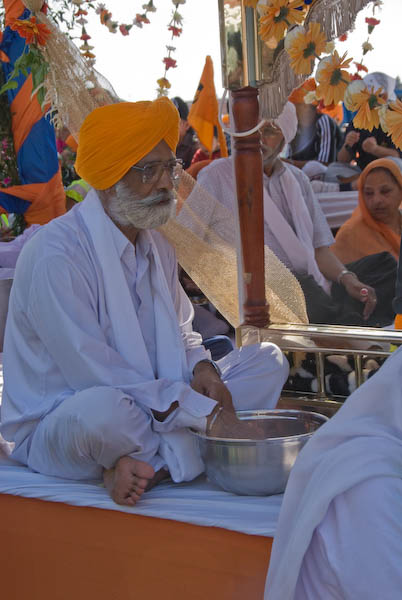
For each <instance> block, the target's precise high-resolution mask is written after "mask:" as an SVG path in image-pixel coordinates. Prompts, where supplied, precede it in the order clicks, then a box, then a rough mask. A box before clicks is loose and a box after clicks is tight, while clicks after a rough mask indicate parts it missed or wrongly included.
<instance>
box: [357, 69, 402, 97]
mask: <svg viewBox="0 0 402 600" xmlns="http://www.w3.org/2000/svg"><path fill="white" fill-rule="evenodd" d="M363 81H364V83H365V84H366V87H374V88H375V89H378V88H380V87H381V88H382V89H383V90H384V92H386V93H387V95H388V100H391V101H393V100H395V99H396V95H395V85H396V79H395V78H394V77H390V76H389V75H386V74H385V73H381V72H380V71H376V72H375V73H369V74H368V75H366V76H365V77H363Z"/></svg>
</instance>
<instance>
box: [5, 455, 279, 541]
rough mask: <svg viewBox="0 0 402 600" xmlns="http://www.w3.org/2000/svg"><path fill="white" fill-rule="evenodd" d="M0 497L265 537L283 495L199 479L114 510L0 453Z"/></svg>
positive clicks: (97, 494)
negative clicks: (231, 489) (239, 490)
mask: <svg viewBox="0 0 402 600" xmlns="http://www.w3.org/2000/svg"><path fill="white" fill-rule="evenodd" d="M0 494H11V495H14V496H23V497H25V498H39V499H41V500H48V501H50V502H64V503H66V504H72V505H74V506H93V507H96V508H103V509H105V510H117V511H121V512H126V513H133V514H136V515H143V516H148V517H159V518H161V519H172V520H174V521H182V522H185V523H192V524H194V525H201V526H212V527H221V528H223V529H230V530H232V531H239V532H242V533H247V534H250V535H262V536H268V537H269V536H273V535H274V533H275V529H276V524H277V520H278V516H279V509H280V506H281V502H282V495H277V496H270V497H257V496H236V495H234V494H229V493H227V492H224V491H222V490H220V489H219V488H217V487H215V486H214V485H212V484H211V483H209V482H208V481H207V480H206V478H205V477H203V476H201V477H199V478H198V479H196V480H195V481H193V482H190V483H182V484H175V483H172V482H164V483H161V484H159V485H158V486H156V487H155V488H154V489H153V490H151V491H150V492H146V493H145V494H144V496H143V497H142V499H141V501H140V502H139V504H138V505H137V506H135V507H133V508H131V507H125V506H118V505H117V504H115V503H114V502H113V501H112V500H111V499H110V497H109V495H108V493H107V491H106V490H105V488H104V487H102V486H101V485H99V484H96V483H91V482H73V481H70V480H67V479H59V478H55V477H47V476H46V475H40V474H38V473H33V472H32V471H30V470H29V469H27V468H25V467H21V466H16V465H15V464H13V463H12V462H11V461H9V460H8V459H7V458H6V456H5V454H4V453H0ZM0 506H1V498H0Z"/></svg>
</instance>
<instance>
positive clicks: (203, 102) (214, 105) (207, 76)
mask: <svg viewBox="0 0 402 600" xmlns="http://www.w3.org/2000/svg"><path fill="white" fill-rule="evenodd" d="M187 120H188V122H189V123H190V125H191V127H192V128H193V129H194V130H195V131H196V133H197V136H198V139H199V140H200V142H201V144H202V145H203V146H204V147H205V148H207V150H209V152H210V153H211V154H212V144H213V138H214V127H216V129H217V131H218V141H219V146H220V149H221V156H222V157H223V156H228V149H227V146H226V139H225V136H224V134H223V131H222V127H221V126H220V124H219V121H218V100H217V98H216V92H215V85H214V67H213V64H212V59H211V57H210V56H207V58H206V59H205V66H204V70H203V72H202V75H201V79H200V83H199V84H198V88H197V91H196V93H195V97H194V100H193V104H192V105H191V108H190V112H189V114H188V119H187Z"/></svg>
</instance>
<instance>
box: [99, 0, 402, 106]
mask: <svg viewBox="0 0 402 600" xmlns="http://www.w3.org/2000/svg"><path fill="white" fill-rule="evenodd" d="M144 3H145V0H130V2H128V1H127V0H113V2H112V1H111V0H106V1H105V0H104V4H106V7H107V8H108V9H109V10H111V12H112V14H113V19H115V20H117V21H119V22H126V23H127V22H130V21H132V19H133V18H134V16H135V14H136V13H137V12H141V6H142V4H144ZM154 5H155V7H156V8H157V11H156V12H155V13H150V14H149V18H150V21H151V23H150V24H149V25H144V27H143V28H142V29H139V28H137V27H133V28H132V29H131V31H130V35H128V36H122V35H121V34H120V32H118V33H116V34H111V33H109V31H108V30H107V28H106V27H105V26H103V25H101V24H100V22H99V16H98V15H95V14H90V15H89V16H88V17H87V18H88V20H89V22H88V25H87V31H88V33H89V34H90V35H91V36H92V39H91V40H90V42H89V43H90V44H91V45H93V46H94V47H95V49H94V52H95V53H96V64H95V68H96V69H97V70H98V71H99V72H100V73H102V75H104V76H105V77H107V79H108V80H109V81H110V83H111V84H112V85H113V87H114V89H115V90H116V93H117V94H118V95H119V96H120V97H121V98H124V99H126V100H133V101H136V100H152V99H154V98H155V97H156V88H157V87H158V86H157V83H156V80H157V79H159V78H160V77H162V76H163V73H164V65H163V63H162V59H163V57H164V56H166V46H167V45H173V46H175V47H176V51H175V52H174V53H173V54H172V57H173V58H175V59H176V60H177V68H175V69H170V70H169V71H168V79H169V81H170V82H171V85H172V87H171V89H170V90H169V96H170V97H173V96H181V97H182V98H183V99H184V100H186V101H191V100H192V98H193V97H194V94H195V91H196V89H197V86H198V82H199V79H200V76H201V72H202V69H203V66H204V63H205V57H206V56H207V55H208V54H209V55H210V56H211V58H212V61H213V64H214V73H215V88H216V92H217V95H218V97H220V96H221V95H222V91H223V89H222V77H221V67H220V60H221V54H220V40H219V21H218V0H187V1H186V3H185V4H184V5H181V6H180V10H179V12H180V13H181V14H182V16H183V33H182V35H181V36H180V37H179V38H174V41H172V39H171V34H170V32H168V29H167V27H168V23H169V21H170V18H171V12H172V8H173V4H172V2H171V0H154ZM367 16H373V15H372V8H371V6H368V7H366V8H365V9H363V10H362V11H361V12H360V13H359V14H358V17H357V19H356V25H355V30H354V31H353V32H352V33H350V34H349V36H348V40H347V41H346V42H342V43H338V44H337V47H338V49H339V50H340V51H342V53H343V52H345V51H348V56H353V58H354V60H356V61H360V60H361V59H362V50H361V44H362V43H363V42H364V41H365V40H366V39H367V24H366V23H365V21H364V20H365V18H366V17H367ZM375 17H376V18H377V19H380V20H381V24H380V25H379V26H377V27H376V28H375V30H374V32H373V33H372V35H371V36H370V43H371V44H372V45H373V46H374V50H373V51H371V52H369V53H367V54H366V56H365V57H364V64H365V65H366V66H367V67H368V69H369V70H370V71H384V72H386V73H387V74H388V75H391V76H393V77H396V76H397V75H400V76H401V78H402V61H401V59H400V53H399V52H398V48H399V38H400V36H401V23H402V0H384V4H383V7H382V8H381V9H380V10H377V11H376V14H375Z"/></svg>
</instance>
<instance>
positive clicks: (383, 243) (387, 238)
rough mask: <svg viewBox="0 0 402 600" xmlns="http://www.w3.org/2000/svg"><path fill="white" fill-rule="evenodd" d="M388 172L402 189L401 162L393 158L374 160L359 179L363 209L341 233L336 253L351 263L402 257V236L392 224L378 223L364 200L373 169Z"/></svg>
mask: <svg viewBox="0 0 402 600" xmlns="http://www.w3.org/2000/svg"><path fill="white" fill-rule="evenodd" d="M379 168H382V169H386V170H387V171H390V173H391V174H392V175H393V176H394V177H395V179H396V181H397V182H398V184H399V186H400V188H401V190H402V172H401V169H400V168H399V167H398V165H397V163H396V162H394V161H393V160H392V159H390V158H380V159H378V160H373V161H372V162H371V163H369V164H368V165H367V167H366V168H365V169H364V171H363V172H362V174H361V175H360V178H359V206H358V207H357V208H356V209H355V211H354V213H353V215H352V216H351V218H350V219H348V221H346V223H344V224H343V225H342V227H341V228H340V230H339V231H338V233H337V235H336V238H335V244H334V245H333V246H332V250H333V252H334V254H336V256H337V257H338V258H339V259H340V260H341V261H342V262H343V263H348V262H352V261H354V260H358V259H359V258H363V257H364V256H368V255H370V254H377V253H378V252H384V251H386V252H390V253H391V254H392V255H393V256H394V257H395V258H396V259H398V257H399V246H400V243H401V236H400V235H398V234H396V233H395V232H394V231H392V229H391V228H390V227H388V225H385V223H381V222H380V221H376V220H375V219H374V218H373V217H372V216H371V214H370V213H369V211H368V209H367V206H366V203H365V202H364V197H363V188H364V184H365V181H366V179H367V175H368V174H369V173H371V171H373V169H379Z"/></svg>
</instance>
